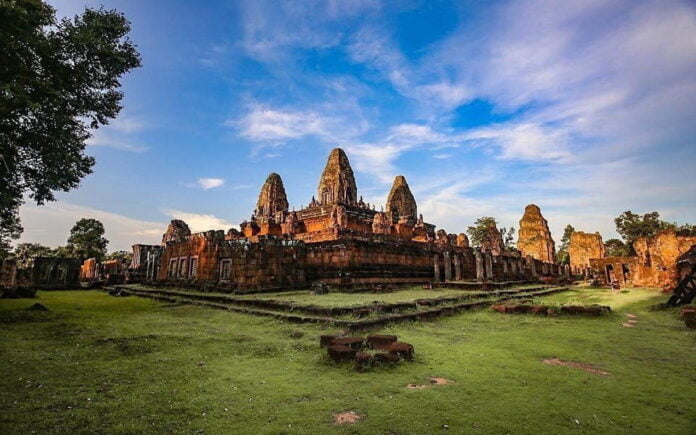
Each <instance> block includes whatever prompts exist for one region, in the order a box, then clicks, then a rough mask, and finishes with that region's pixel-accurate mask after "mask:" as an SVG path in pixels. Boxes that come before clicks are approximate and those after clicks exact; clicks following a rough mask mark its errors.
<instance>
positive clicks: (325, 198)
mask: <svg viewBox="0 0 696 435" xmlns="http://www.w3.org/2000/svg"><path fill="white" fill-rule="evenodd" d="M317 196H318V200H319V202H320V203H321V204H322V205H327V204H345V205H355V204H357V202H358V187H357V186H356V185H355V176H354V175H353V169H352V168H351V167H350V162H349V161H348V157H347V156H346V153H344V152H343V150H342V149H340V148H334V149H333V150H332V151H331V154H330V155H329V160H328V161H327V162H326V167H325V168H324V172H322V174H321V179H319V189H318V190H317Z"/></svg>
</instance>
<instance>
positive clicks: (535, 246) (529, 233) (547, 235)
mask: <svg viewBox="0 0 696 435" xmlns="http://www.w3.org/2000/svg"><path fill="white" fill-rule="evenodd" d="M517 234H518V236H519V238H518V240H517V249H519V250H520V251H521V252H522V255H531V256H532V257H534V258H536V259H537V260H541V261H544V262H547V263H555V261H556V245H555V243H554V241H553V238H551V231H549V224H548V222H547V221H546V219H544V216H542V215H541V209H540V208H539V206H537V205H536V204H529V205H528V206H527V207H525V208H524V216H522V220H520V230H519V232H518V233H517Z"/></svg>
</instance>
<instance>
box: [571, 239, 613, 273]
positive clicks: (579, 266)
mask: <svg viewBox="0 0 696 435" xmlns="http://www.w3.org/2000/svg"><path fill="white" fill-rule="evenodd" d="M568 255H569V256H570V267H571V269H572V270H573V273H575V274H576V275H584V274H585V271H587V270H588V269H589V268H590V259H591V258H595V259H601V258H604V242H602V236H601V235H600V234H599V233H594V234H591V233H583V232H582V231H575V232H574V233H572V234H571V235H570V244H569V245H568Z"/></svg>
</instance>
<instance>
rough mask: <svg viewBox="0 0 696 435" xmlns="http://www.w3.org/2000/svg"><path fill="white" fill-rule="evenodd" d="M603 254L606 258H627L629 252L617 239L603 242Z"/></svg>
mask: <svg viewBox="0 0 696 435" xmlns="http://www.w3.org/2000/svg"><path fill="white" fill-rule="evenodd" d="M604 252H605V254H606V256H607V257H627V256H629V255H630V252H631V250H630V249H629V247H628V246H626V244H625V243H624V242H622V241H621V240H619V239H609V240H607V241H606V242H604Z"/></svg>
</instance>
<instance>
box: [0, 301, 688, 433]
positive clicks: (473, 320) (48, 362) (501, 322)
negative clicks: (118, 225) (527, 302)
mask: <svg viewBox="0 0 696 435" xmlns="http://www.w3.org/2000/svg"><path fill="white" fill-rule="evenodd" d="M383 296H387V295H380V298H382V297H383ZM665 299H666V298H665V296H663V295H660V294H658V293H655V292H653V291H649V290H641V289H638V290H631V291H630V292H629V293H619V294H612V293H611V292H610V291H608V290H585V289H583V290H578V291H570V292H567V293H563V294H558V295H553V296H550V297H548V298H545V299H544V300H548V301H553V302H554V303H562V302H566V301H576V302H577V301H580V302H583V303H604V304H609V305H611V306H612V307H613V308H614V312H613V313H612V314H610V315H607V316H603V317H599V318H582V317H570V316H559V317H549V318H547V317H534V316H527V315H515V316H511V315H504V314H498V313H495V312H493V311H491V310H478V311H472V312H467V313H462V314H459V315H456V316H452V317H445V318H441V319H438V320H436V321H432V322H419V323H409V324H399V325H396V326H392V327H389V328H387V329H385V330H383V331H385V332H387V333H393V334H397V335H398V336H399V338H400V339H402V340H403V341H407V342H410V343H412V344H413V345H414V346H415V349H416V360H415V361H414V362H412V363H401V364H399V365H397V366H396V367H393V368H380V369H375V370H372V371H370V372H366V373H357V372H355V371H354V370H353V368H352V366H351V365H336V364H334V363H332V362H330V361H327V359H326V358H325V357H324V352H323V351H322V350H321V349H319V348H318V344H317V342H318V336H319V335H320V334H322V333H328V332H334V330H333V329H331V328H328V327H322V326H318V325H294V324H289V323H281V322H279V321H276V320H272V319H268V318H259V317H253V316H249V315H244V314H236V313H231V312H225V311H219V310H212V309H206V308H202V307H196V306H189V305H171V304H163V303H158V302H154V301H152V300H149V299H142V298H136V297H127V298H117V297H111V296H108V295H107V294H105V293H101V292H98V291H70V292H40V293H39V295H38V298H37V299H33V300H28V299H25V300H0V331H2V332H1V335H0V351H1V353H2V358H1V359H0V370H1V372H2V377H1V378H0V408H1V409H2V412H0V433H30V432H32V431H36V432H71V433H95V432H97V433H105V432H108V433H143V432H155V433H162V432H165V433H169V432H171V433H182V432H184V433H191V432H199V431H200V432H206V433H326V432H337V433H432V432H440V431H445V430H446V429H445V427H444V425H447V427H448V429H449V431H450V432H453V433H463V432H466V433H562V432H579V433H583V432H585V433H650V434H655V433H669V434H687V433H690V434H693V433H694V428H695V427H696V414H694V410H693V399H694V397H696V378H694V366H696V356H695V355H696V332H694V331H689V330H688V329H686V328H685V326H684V324H683V322H682V321H681V320H680V319H679V317H678V316H677V314H676V310H667V311H649V310H648V309H647V308H648V306H650V305H652V304H655V303H658V302H662V301H664V300H665ZM34 302H41V303H42V304H44V305H46V306H47V307H48V308H49V309H50V310H51V311H50V312H36V311H27V310H26V309H25V308H26V307H28V306H29V305H31V304H33V303H34ZM628 313H631V314H634V315H636V316H638V318H637V322H636V323H635V326H634V327H630V328H629V327H624V326H622V323H624V322H626V320H627V316H626V315H627V314H628ZM551 357H557V358H560V359H562V360H569V361H578V362H583V363H587V364H591V365H593V366H595V367H597V368H599V369H601V370H605V371H607V372H609V373H611V375H610V376H597V375H595V374H591V373H587V372H585V371H583V370H579V369H576V368H573V367H564V366H555V365H546V364H543V363H542V361H543V360H544V359H545V358H551ZM429 376H442V377H445V378H447V379H450V380H452V381H453V383H451V384H449V385H443V386H434V387H430V388H425V389H420V390H412V389H408V388H406V385H407V384H409V383H424V382H425V383H427V378H428V377H429ZM347 410H353V411H356V412H357V413H359V414H361V415H363V416H364V419H363V420H362V421H360V422H358V423H355V424H352V425H343V426H335V425H334V424H333V415H334V413H337V412H341V411H347Z"/></svg>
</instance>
